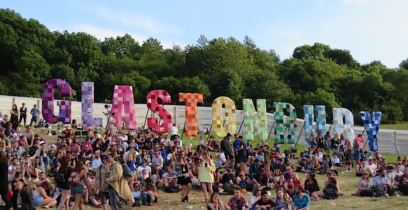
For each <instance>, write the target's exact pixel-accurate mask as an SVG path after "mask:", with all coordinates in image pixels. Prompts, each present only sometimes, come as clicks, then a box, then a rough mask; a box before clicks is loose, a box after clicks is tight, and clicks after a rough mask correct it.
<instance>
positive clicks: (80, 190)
mask: <svg viewBox="0 0 408 210" xmlns="http://www.w3.org/2000/svg"><path fill="white" fill-rule="evenodd" d="M71 194H73V195H76V194H84V185H75V186H72V187H71Z"/></svg>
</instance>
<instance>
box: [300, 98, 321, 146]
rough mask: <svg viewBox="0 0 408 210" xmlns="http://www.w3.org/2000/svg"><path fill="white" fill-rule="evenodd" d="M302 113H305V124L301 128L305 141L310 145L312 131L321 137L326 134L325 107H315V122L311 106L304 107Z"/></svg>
mask: <svg viewBox="0 0 408 210" xmlns="http://www.w3.org/2000/svg"><path fill="white" fill-rule="evenodd" d="M303 111H304V113H305V118H304V120H305V123H304V127H303V128H304V132H305V140H306V142H308V143H309V144H310V140H311V139H310V137H311V136H310V135H311V133H312V130H313V129H315V130H316V132H317V133H321V134H322V135H324V134H325V133H326V130H327V129H326V127H327V125H326V107H325V106H321V105H318V106H316V116H317V117H316V122H315V121H314V107H313V105H304V106H303Z"/></svg>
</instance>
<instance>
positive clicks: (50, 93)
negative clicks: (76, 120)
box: [42, 79, 381, 151]
mask: <svg viewBox="0 0 408 210" xmlns="http://www.w3.org/2000/svg"><path fill="white" fill-rule="evenodd" d="M55 90H58V92H59V93H60V96H62V97H69V96H71V95H72V88H71V86H70V85H69V83H68V82H67V81H65V80H63V79H51V80H48V81H47V82H45V83H44V88H43V94H42V115H43V118H44V120H45V121H46V122H48V123H58V122H62V123H64V124H69V123H70V122H71V101H66V100H60V101H58V103H57V105H58V107H59V114H58V116H56V115H55V114H54V100H55V96H54V95H55ZM81 90H82V96H81V97H82V100H81V105H82V110H81V115H82V124H83V126H84V127H101V126H102V118H94V117H93V109H92V106H93V103H94V83H93V82H82V88H81ZM158 99H160V100H161V101H162V104H163V105H164V104H170V103H171V102H172V99H171V96H170V94H169V93H168V92H167V91H166V90H152V91H150V92H149V93H148V94H147V96H146V101H147V103H146V106H147V108H148V109H149V110H150V111H151V112H152V113H156V114H157V115H158V117H149V118H147V125H148V128H149V129H151V130H152V131H153V132H156V133H167V132H168V131H169V129H170V128H171V126H172V124H173V119H172V116H171V114H170V113H169V112H168V111H167V110H166V109H165V108H164V106H162V105H161V104H160V103H159V101H158ZM203 99H204V97H203V94H201V93H179V102H184V104H185V120H186V125H185V129H184V131H185V134H186V135H187V136H189V137H193V136H197V133H198V108H197V105H198V104H202V103H203ZM242 104H243V126H244V131H243V136H244V139H245V140H247V141H251V140H253V139H254V138H259V139H260V140H262V141H266V140H267V139H268V129H267V128H268V120H267V112H266V100H265V99H257V100H256V109H255V105H254V104H253V101H252V100H251V99H243V103H242ZM273 109H274V113H273V115H274V122H273V123H274V134H275V140H276V142H277V143H279V144H285V143H287V144H295V142H296V140H297V139H298V134H297V129H298V128H297V125H296V123H295V122H296V117H297V112H296V109H295V107H294V106H293V105H292V104H290V103H286V102H274V103H273ZM303 111H304V126H303V130H304V134H305V138H306V139H308V138H310V136H311V133H312V131H313V130H315V131H316V132H318V133H321V134H324V133H325V132H327V130H328V129H327V127H328V125H327V124H326V108H325V106H322V105H317V106H316V109H314V106H313V105H304V107H303ZM332 111H333V124H332V125H333V128H334V129H333V130H334V134H337V135H341V134H343V135H344V136H345V138H347V139H349V140H351V141H352V140H353V139H354V137H355V134H354V131H353V126H354V117H353V114H352V112H351V111H350V110H348V109H346V108H333V110H332ZM111 112H112V113H115V115H113V117H114V119H115V120H116V126H117V128H118V129H119V128H120V127H121V125H122V124H124V127H125V128H126V129H128V130H136V129H137V120H136V114H135V107H134V99H133V88H132V87H131V86H128V85H115V87H114V91H113V98H112V109H111ZM315 113H316V120H315V117H314V116H315ZM360 116H361V119H362V120H363V122H364V127H365V130H366V131H367V136H368V142H369V144H368V145H369V148H370V150H371V151H377V150H378V140H377V134H378V130H379V128H380V124H381V112H378V111H376V112H373V113H372V115H370V113H369V112H367V111H361V112H360ZM212 132H213V133H214V135H215V136H216V137H218V138H222V137H225V136H226V135H227V134H228V133H230V134H236V133H237V120H236V107H235V103H234V101H233V100H232V99H231V98H229V97H226V96H220V97H218V98H216V99H214V101H213V103H212ZM238 132H239V131H238Z"/></svg>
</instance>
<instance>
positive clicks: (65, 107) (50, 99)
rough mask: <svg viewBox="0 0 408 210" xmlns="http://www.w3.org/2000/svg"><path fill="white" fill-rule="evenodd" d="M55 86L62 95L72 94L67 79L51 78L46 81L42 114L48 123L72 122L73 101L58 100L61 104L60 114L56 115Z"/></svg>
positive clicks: (58, 103) (59, 104)
mask: <svg viewBox="0 0 408 210" xmlns="http://www.w3.org/2000/svg"><path fill="white" fill-rule="evenodd" d="M55 88H57V89H58V92H59V94H60V96H61V97H68V96H71V95H72V88H71V86H70V85H69V84H68V82H67V81H65V80H62V79H51V80H48V81H47V82H46V83H44V89H43V95H42V116H43V118H44V120H45V121H46V122H48V123H57V122H62V123H64V124H69V123H71V101H58V102H57V105H58V106H59V114H58V116H55V115H54V94H55Z"/></svg>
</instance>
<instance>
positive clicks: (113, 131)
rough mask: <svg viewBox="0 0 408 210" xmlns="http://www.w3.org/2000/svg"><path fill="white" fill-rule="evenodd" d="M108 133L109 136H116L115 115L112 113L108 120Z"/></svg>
mask: <svg viewBox="0 0 408 210" xmlns="http://www.w3.org/2000/svg"><path fill="white" fill-rule="evenodd" d="M108 131H109V132H110V133H111V134H116V120H115V113H114V112H112V113H111V114H110V117H109V118H108Z"/></svg>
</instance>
